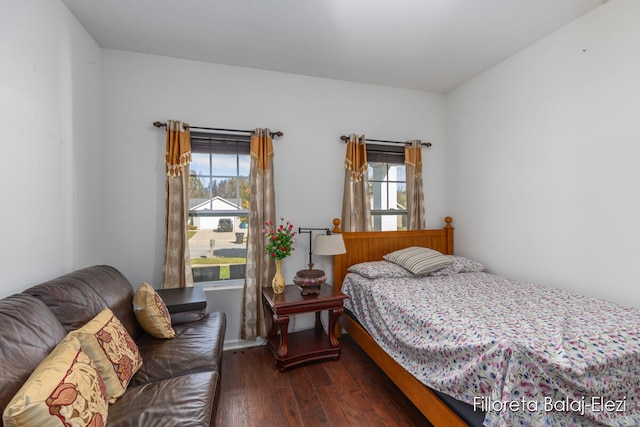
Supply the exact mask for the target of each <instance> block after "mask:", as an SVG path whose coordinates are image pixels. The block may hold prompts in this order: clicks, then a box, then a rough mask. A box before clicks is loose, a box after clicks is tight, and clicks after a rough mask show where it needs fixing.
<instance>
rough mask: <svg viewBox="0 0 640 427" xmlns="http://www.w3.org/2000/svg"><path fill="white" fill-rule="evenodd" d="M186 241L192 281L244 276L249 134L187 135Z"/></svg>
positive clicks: (248, 191)
mask: <svg viewBox="0 0 640 427" xmlns="http://www.w3.org/2000/svg"><path fill="white" fill-rule="evenodd" d="M191 156H192V160H191V171H190V180H189V214H188V215H189V219H188V225H187V227H188V237H189V250H190V252H191V267H192V271H193V280H194V282H196V283H197V282H209V281H217V280H228V279H242V278H244V271H245V265H246V260H247V245H246V237H247V229H246V227H247V219H248V214H249V193H250V189H249V167H250V155H249V136H248V135H227V134H211V133H202V132H191Z"/></svg>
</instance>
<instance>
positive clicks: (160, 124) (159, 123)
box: [153, 122, 165, 128]
mask: <svg viewBox="0 0 640 427" xmlns="http://www.w3.org/2000/svg"><path fill="white" fill-rule="evenodd" d="M153 125H154V126H155V127H157V128H161V127H162V126H165V124H164V123H162V122H153Z"/></svg>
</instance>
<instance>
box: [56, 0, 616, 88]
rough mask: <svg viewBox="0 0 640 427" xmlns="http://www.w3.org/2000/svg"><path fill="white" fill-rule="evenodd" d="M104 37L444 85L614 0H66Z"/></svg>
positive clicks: (117, 44) (251, 61) (383, 81)
mask: <svg viewBox="0 0 640 427" xmlns="http://www.w3.org/2000/svg"><path fill="white" fill-rule="evenodd" d="M63 1H64V3H65V4H66V5H67V6H68V7H69V9H70V10H71V12H72V13H73V14H74V15H75V16H76V17H77V19H78V20H79V21H80V22H81V23H82V25H83V26H84V27H85V28H86V30H87V31H88V32H89V34H91V36H92V37H93V38H94V39H95V41H96V42H97V43H98V45H99V46H100V47H103V48H109V49H118V50H126V51H133V52H141V53H149V54H154V55H163V56H170V57H175V58H184V59H191V60H197V61H205V62H213V63H218V64H227V65H236V66H242V67H250V68H257V69H263V70H272V71H281V72H287V73H294V74H302V75H308V76H316V77H325V78H330V79H338V80H347V81H355V82H362V83H371V84H377V85H385V86H393V87H400V88H408V89H418V90H425V91H432V92H442V93H446V92H447V91H449V90H451V89H453V88H455V87H456V86H458V85H460V84H461V83H464V82H465V81H467V80H469V79H471V78H473V77H474V76H476V75H478V74H480V73H481V72H483V71H484V70H486V69H488V68H490V67H492V66H493V65H495V64H497V63H499V62H501V61H503V60H504V59H506V58H508V57H509V56H511V55H513V54H514V53H516V52H518V51H519V50H521V49H523V48H525V47H527V46H528V45H530V44H532V43H534V42H535V41H537V40H539V39H541V38H543V37H545V36H546V35H548V34H550V33H552V32H553V31H555V30H557V29H559V28H560V27H562V26H564V25H565V24H567V23H569V22H571V21H573V20H575V19H576V18H578V17H580V16H581V15H583V14H585V13H586V12H588V11H590V10H591V9H593V8H595V7H597V6H599V5H601V4H602V3H604V2H606V1H607V0H395V1H392V0H179V1H178V0H135V1H132V0H108V1H105V0H63Z"/></svg>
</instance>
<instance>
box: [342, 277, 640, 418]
mask: <svg viewBox="0 0 640 427" xmlns="http://www.w3.org/2000/svg"><path fill="white" fill-rule="evenodd" d="M342 291H343V292H344V293H345V294H346V295H347V296H349V299H347V300H345V308H347V309H348V310H349V311H350V312H352V313H354V315H355V316H356V317H357V319H358V321H359V322H360V323H361V324H362V325H363V327H364V328H365V329H366V330H367V331H368V332H369V333H370V334H371V336H372V337H373V339H374V340H375V341H376V342H377V343H378V345H380V347H382V348H383V349H384V350H385V351H386V352H387V353H388V354H389V355H390V356H391V357H393V359H394V360H395V361H396V362H398V363H399V364H400V365H401V366H403V367H404V368H405V369H406V370H407V371H409V372H410V373H411V374H412V375H413V376H415V377H416V378H417V379H418V380H419V381H421V382H422V383H423V384H425V385H426V386H428V387H430V388H432V389H434V390H436V391H438V392H441V393H445V394H446V395H448V396H451V397H453V398H455V399H457V400H460V401H462V402H465V403H467V404H470V405H473V407H474V408H477V409H478V410H483V411H486V416H485V419H484V425H486V426H511V425H533V426H535V425H576V426H580V425H582V426H592V425H602V424H604V425H640V409H639V406H638V399H639V395H640V310H637V309H634V308H630V307H623V306H620V305H617V304H614V303H610V302H607V301H602V300H598V299H594V298H589V297H585V296H580V295H576V294H572V293H569V292H566V291H562V290H558V289H552V288H548V287H544V286H539V285H533V284H529V283H523V282H518V281H514V280H509V279H506V278H504V277H499V276H495V275H492V274H488V273H484V272H475V273H459V274H451V275H444V276H439V277H430V276H426V277H394V278H387V277H383V278H378V279H368V278H365V277H362V276H360V275H358V274H354V273H349V274H348V275H347V277H346V278H345V280H344V282H343V285H342Z"/></svg>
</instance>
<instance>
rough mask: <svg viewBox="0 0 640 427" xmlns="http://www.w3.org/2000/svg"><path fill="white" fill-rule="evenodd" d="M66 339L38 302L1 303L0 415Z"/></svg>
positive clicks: (25, 298) (21, 298)
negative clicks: (49, 355)
mask: <svg viewBox="0 0 640 427" xmlns="http://www.w3.org/2000/svg"><path fill="white" fill-rule="evenodd" d="M64 337H65V330H64V328H63V327H62V325H61V324H60V323H59V322H58V320H57V319H56V317H55V316H54V315H53V313H52V312H51V311H50V310H49V309H48V308H47V306H45V305H44V303H43V302H42V301H40V300H39V299H37V298H35V297H32V296H30V295H23V294H18V295H12V296H9V297H6V298H3V299H0V361H2V362H1V363H2V369H0V414H1V413H2V412H3V411H4V409H5V407H6V406H7V404H8V403H9V401H10V400H11V399H12V398H13V396H14V395H15V394H16V393H17V392H18V390H19V389H20V387H22V385H23V384H24V382H25V381H26V380H27V378H29V375H31V373H32V372H33V371H34V370H35V369H36V367H37V366H38V365H39V364H40V362H42V360H44V358H45V357H47V355H48V354H49V353H51V350H53V349H54V348H55V347H56V345H58V343H59V342H60V341H61V340H62V339H63V338H64Z"/></svg>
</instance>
